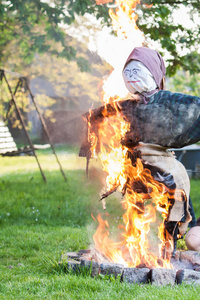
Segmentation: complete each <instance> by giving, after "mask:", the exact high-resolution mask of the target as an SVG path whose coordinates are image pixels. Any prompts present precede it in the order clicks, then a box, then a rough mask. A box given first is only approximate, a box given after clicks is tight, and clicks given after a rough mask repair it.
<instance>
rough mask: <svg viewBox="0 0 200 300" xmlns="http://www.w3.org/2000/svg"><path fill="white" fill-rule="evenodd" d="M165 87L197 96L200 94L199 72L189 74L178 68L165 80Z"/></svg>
mask: <svg viewBox="0 0 200 300" xmlns="http://www.w3.org/2000/svg"><path fill="white" fill-rule="evenodd" d="M167 89H168V90H170V91H174V92H179V93H184V94H190V95H193V96H197V97H199V95H200V74H193V75H191V74H189V72H188V71H187V72H186V71H183V70H180V71H178V72H177V73H176V75H174V76H173V77H172V78H170V79H168V81H167Z"/></svg>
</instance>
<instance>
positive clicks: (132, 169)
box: [88, 0, 171, 268]
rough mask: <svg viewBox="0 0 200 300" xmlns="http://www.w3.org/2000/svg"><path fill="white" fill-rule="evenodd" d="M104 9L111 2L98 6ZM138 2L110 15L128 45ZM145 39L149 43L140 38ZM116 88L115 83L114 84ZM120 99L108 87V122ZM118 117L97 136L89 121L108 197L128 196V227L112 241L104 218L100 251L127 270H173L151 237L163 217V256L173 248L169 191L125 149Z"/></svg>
mask: <svg viewBox="0 0 200 300" xmlns="http://www.w3.org/2000/svg"><path fill="white" fill-rule="evenodd" d="M96 2H97V4H101V3H102V4H103V3H107V2H111V1H100V0H98V1H96ZM139 2H140V1H139V0H135V1H133V0H126V1H122V0H116V1H115V4H116V6H117V9H116V10H115V12H114V11H113V10H111V9H110V11H109V13H110V16H111V18H112V22H113V28H114V30H116V31H117V34H118V36H123V38H125V39H127V38H128V37H129V36H130V35H131V37H132V36H133V34H135V36H137V34H136V33H137V32H138V31H139V29H138V27H137V25H136V20H137V15H136V14H135V11H134V10H135V7H136V5H137V4H138V3H139ZM140 37H141V39H143V38H144V36H143V34H142V33H141V32H140ZM114 84H115V85H116V82H114ZM119 99H120V98H119V97H118V96H114V97H113V96H110V95H109V86H107V89H106V91H104V103H105V112H104V113H105V116H106V112H107V111H106V110H107V104H106V103H111V102H114V103H115V101H118V100H119ZM115 110H116V115H115V116H113V117H110V118H106V117H105V118H104V120H103V121H102V122H101V123H100V124H98V130H97V129H96V130H95V131H94V130H93V129H92V127H91V124H90V117H91V115H90V117H89V118H88V131H89V132H88V133H89V135H88V136H89V137H90V138H89V142H90V143H91V144H92V148H91V156H92V157H96V155H97V154H96V152H95V151H96V149H98V152H99V156H100V158H101V162H102V166H103V170H104V171H106V173H107V174H108V175H107V178H106V184H107V190H108V191H107V195H109V194H110V193H112V192H113V191H116V190H119V191H120V192H121V193H122V194H123V195H124V199H123V200H122V202H121V203H122V207H123V209H124V210H125V213H124V214H123V222H124V226H121V228H120V230H122V229H123V231H122V233H121V234H120V237H119V241H117V242H115V241H113V240H112V239H111V238H110V237H109V235H110V234H109V224H108V221H106V220H104V219H103V218H102V216H101V215H100V214H99V215H98V216H97V220H98V222H99V226H98V228H97V231H96V233H95V234H94V236H93V239H94V242H95V248H96V249H97V250H98V251H100V252H101V253H103V254H104V256H105V257H106V258H108V259H109V260H110V261H111V262H115V263H123V264H124V265H125V266H127V267H137V266H146V267H152V266H154V267H165V268H170V267H171V265H170V262H169V259H161V258H158V256H157V255H155V254H153V253H151V251H150V250H149V248H150V247H149V242H148V234H149V232H150V226H151V224H152V223H155V222H156V221H157V219H158V217H157V214H158V212H159V213H160V214H161V215H162V218H163V223H161V225H160V226H159V230H158V231H159V233H158V236H159V238H160V240H161V246H160V251H164V250H163V249H166V248H169V244H170V238H169V237H168V236H167V233H166V231H165V227H164V225H163V224H164V221H165V219H166V218H167V216H168V211H169V208H170V204H169V201H168V198H169V191H168V190H167V188H166V187H165V186H164V185H163V184H161V183H159V182H157V181H155V179H154V178H153V177H152V175H151V173H150V171H149V170H148V169H146V168H145V167H144V165H143V163H142V161H141V159H140V158H139V157H137V153H134V151H133V150H130V149H128V148H127V147H125V146H124V145H123V143H122V141H123V138H124V136H125V134H126V132H128V131H129V128H130V124H128V123H127V122H126V121H125V120H124V118H123V116H122V115H120V112H119V111H118V108H117V105H115Z"/></svg>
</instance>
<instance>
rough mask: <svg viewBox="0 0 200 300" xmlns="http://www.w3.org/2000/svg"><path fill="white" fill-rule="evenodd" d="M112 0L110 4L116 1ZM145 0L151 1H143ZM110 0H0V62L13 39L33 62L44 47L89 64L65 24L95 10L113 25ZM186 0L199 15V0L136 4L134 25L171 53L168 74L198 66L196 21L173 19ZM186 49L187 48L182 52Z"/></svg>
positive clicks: (199, 36) (199, 28)
mask: <svg viewBox="0 0 200 300" xmlns="http://www.w3.org/2000/svg"><path fill="white" fill-rule="evenodd" d="M110 2H112V8H113V9H115V5H114V3H113V1H110ZM146 4H148V5H151V4H152V6H151V7H150V8H149V6H146ZM110 6H111V3H107V4H102V5H97V4H96V1H95V0H76V1H75V0H69V1H64V0H56V1H52V0H50V1H45V2H43V1H40V0H25V1H24V0H17V1H16V0H8V1H1V3H0V17H1V18H0V19H1V22H0V34H1V40H0V62H1V64H2V63H3V62H5V61H6V60H7V59H8V58H9V55H10V45H12V44H13V42H14V44H15V49H17V52H18V57H21V58H22V59H23V61H24V62H26V63H31V61H32V60H33V58H34V55H35V53H36V52H37V53H42V54H43V53H45V52H48V53H50V54H53V55H56V56H58V57H63V58H65V59H67V60H74V59H76V61H77V63H78V65H79V67H80V69H81V70H84V71H86V70H88V68H89V64H88V63H87V60H85V61H83V58H82V57H80V56H79V53H78V51H77V49H76V48H75V47H73V46H71V45H70V44H69V42H68V40H69V36H67V35H66V33H65V31H64V30H63V27H62V26H63V25H66V24H67V25H72V24H73V23H74V21H75V20H76V16H84V15H85V14H91V15H94V16H95V17H96V18H97V19H100V20H101V22H102V25H108V26H110V25H111V20H110V17H109V13H108V11H109V8H110ZM181 6H185V7H187V8H188V10H189V14H190V18H191V19H194V16H195V14H197V15H200V4H199V1H190V0H181V1H174V0H143V1H141V4H139V5H138V6H137V8H136V13H138V14H139V18H138V21H137V22H138V27H139V28H140V29H141V30H142V31H143V32H144V34H145V36H146V38H147V40H148V39H150V40H154V41H157V42H159V43H160V45H161V47H162V49H166V50H167V51H168V53H169V54H170V56H171V58H170V59H168V62H169V66H168V69H167V71H168V74H169V75H173V74H175V72H176V70H177V69H179V68H180V67H182V68H183V69H184V70H189V71H190V73H198V72H200V56H199V53H198V49H199V43H200V34H199V33H200V25H199V24H198V22H197V24H196V26H195V27H193V28H191V29H188V28H187V27H186V26H185V27H184V26H182V25H179V24H178V25H177V24H175V23H174V20H173V18H172V14H173V11H174V10H175V9H179V8H180V7H181ZM180 48H181V49H187V53H186V54H181V53H180Z"/></svg>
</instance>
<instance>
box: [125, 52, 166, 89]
mask: <svg viewBox="0 0 200 300" xmlns="http://www.w3.org/2000/svg"><path fill="white" fill-rule="evenodd" d="M165 73H166V68H165V64H164V60H163V58H162V56H161V55H160V54H159V53H158V52H157V51H155V50H152V49H149V48H146V47H136V48H134V49H133V51H132V52H131V54H130V55H129V57H128V59H127V60H126V63H125V66H124V69H123V78H124V81H125V85H126V87H127V89H128V90H129V92H130V93H133V94H135V93H137V92H138V93H143V92H151V91H153V90H156V89H158V90H162V89H164V77H165Z"/></svg>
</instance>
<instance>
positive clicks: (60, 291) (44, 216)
mask: <svg viewBox="0 0 200 300" xmlns="http://www.w3.org/2000/svg"><path fill="white" fill-rule="evenodd" d="M58 156H59V159H60V161H61V163H62V166H63V169H64V171H65V174H66V177H67V182H65V181H64V178H63V177H62V174H61V173H60V171H59V167H58V165H57V163H56V161H55V158H54V157H53V155H52V154H51V153H50V151H46V150H45V151H39V152H38V157H39V161H40V163H41V165H42V168H43V170H44V173H45V176H46V178H47V183H46V184H45V183H44V182H43V179H42V177H41V174H40V172H39V170H38V167H37V163H36V161H35V158H34V157H30V156H21V157H12V158H6V157H0V165H1V173H0V174H1V175H0V196H1V198H0V226H1V243H0V271H1V272H0V299H83V300H84V299H95V300H96V299H115V300H116V299H180V298H181V299H198V296H199V293H200V287H199V286H187V285H184V284H183V285H181V286H175V287H170V286H166V287H159V288H158V287H155V286H151V285H136V284H132V285H129V284H125V283H120V282H119V281H118V280H116V281H109V280H106V279H101V278H91V277H90V276H88V275H87V274H84V273H83V274H80V275H75V274H71V273H69V274H66V273H64V272H63V270H62V269H61V268H59V267H58V268H56V267H55V268H54V266H53V262H55V263H57V262H59V260H60V258H61V255H62V254H63V253H64V252H66V251H76V250H80V249H86V248H87V247H89V245H90V244H91V237H92V234H93V232H94V230H95V226H96V225H95V222H94V221H93V219H92V217H91V213H92V214H93V215H94V216H96V215H97V212H98V211H100V212H102V210H103V209H102V205H101V203H99V202H98V199H99V193H100V191H101V189H102V186H103V184H102V178H103V177H104V176H103V175H104V174H103V172H102V171H101V169H100V168H99V167H98V162H96V161H92V163H91V166H90V176H89V178H86V175H85V160H84V159H82V158H79V157H78V155H77V152H76V151H74V150H72V149H70V148H64V149H63V148H62V149H58ZM191 186H192V190H191V195H192V199H193V205H194V208H195V212H196V216H197V217H198V216H200V207H199V205H198V201H199V197H200V187H199V181H195V180H193V181H192V182H191ZM107 209H108V211H109V213H110V214H111V216H112V221H113V223H117V222H118V220H120V218H119V216H121V206H120V205H119V199H118V197H117V198H115V196H111V197H110V199H109V200H108V201H107Z"/></svg>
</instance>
